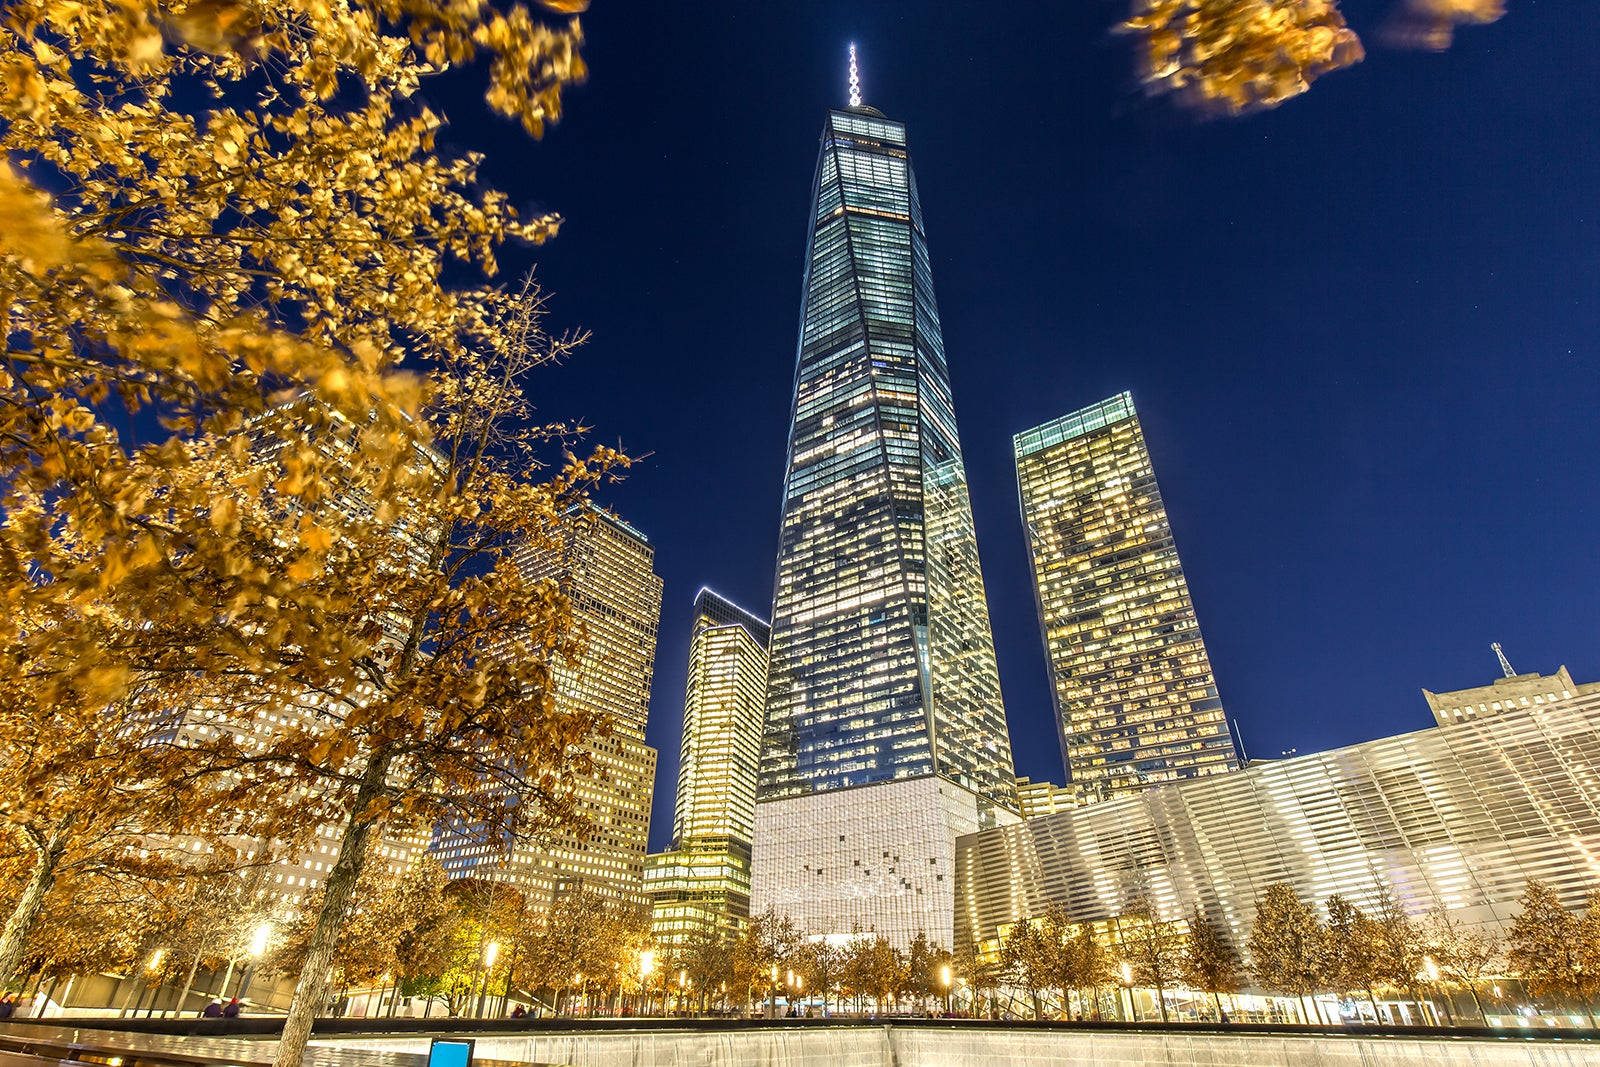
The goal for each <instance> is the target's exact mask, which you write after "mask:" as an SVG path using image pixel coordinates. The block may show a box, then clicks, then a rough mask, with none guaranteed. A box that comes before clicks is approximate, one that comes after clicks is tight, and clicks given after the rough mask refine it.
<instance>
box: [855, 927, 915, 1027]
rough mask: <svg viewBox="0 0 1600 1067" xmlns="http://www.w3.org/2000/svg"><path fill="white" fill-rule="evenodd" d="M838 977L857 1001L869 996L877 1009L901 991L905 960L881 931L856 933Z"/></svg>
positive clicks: (903, 983)
mask: <svg viewBox="0 0 1600 1067" xmlns="http://www.w3.org/2000/svg"><path fill="white" fill-rule="evenodd" d="M841 977H842V980H843V985H844V987H845V989H846V990H847V991H848V992H849V993H850V994H851V995H852V996H854V997H856V998H857V1000H860V999H862V998H865V997H871V998H872V1000H873V1003H874V1004H875V1005H876V1007H877V1009H878V1010H879V1011H882V1010H883V1008H884V1004H885V1002H887V1001H889V1000H891V999H896V998H898V996H899V994H900V993H901V992H903V991H904V989H905V986H906V981H905V959H904V957H903V955H902V954H901V953H900V952H898V951H897V950H896V949H895V947H894V946H893V945H892V944H890V942H889V939H888V938H886V937H884V936H883V935H882V934H860V935H857V936H856V937H854V938H852V939H851V941H850V945H849V947H848V948H847V949H846V951H845V961H844V967H843V968H842V969H841Z"/></svg>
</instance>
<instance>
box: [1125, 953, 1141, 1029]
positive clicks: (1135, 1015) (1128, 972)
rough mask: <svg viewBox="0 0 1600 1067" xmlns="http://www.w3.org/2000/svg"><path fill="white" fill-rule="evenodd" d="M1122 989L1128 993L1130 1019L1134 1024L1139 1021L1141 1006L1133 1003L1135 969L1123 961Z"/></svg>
mask: <svg viewBox="0 0 1600 1067" xmlns="http://www.w3.org/2000/svg"><path fill="white" fill-rule="evenodd" d="M1122 988H1123V989H1125V990H1127V992H1128V1019H1129V1020H1130V1021H1132V1022H1138V1021H1139V1006H1138V1005H1137V1004H1135V1003H1134V1002H1133V968H1132V967H1130V966H1128V961H1127V960H1123V961H1122Z"/></svg>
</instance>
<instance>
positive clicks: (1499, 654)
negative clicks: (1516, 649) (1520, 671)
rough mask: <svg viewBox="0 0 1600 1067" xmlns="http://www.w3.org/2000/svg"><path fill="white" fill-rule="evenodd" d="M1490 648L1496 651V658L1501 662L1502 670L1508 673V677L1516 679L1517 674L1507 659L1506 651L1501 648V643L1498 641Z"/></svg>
mask: <svg viewBox="0 0 1600 1067" xmlns="http://www.w3.org/2000/svg"><path fill="white" fill-rule="evenodd" d="M1489 647H1490V648H1492V649H1494V654H1495V657H1496V658H1497V659H1499V660H1500V669H1501V670H1503V671H1505V672H1506V677H1507V678H1515V677H1516V676H1517V672H1516V671H1514V670H1512V669H1511V661H1510V660H1508V659H1506V653H1505V650H1504V649H1502V648H1501V647H1500V642H1499V641H1496V642H1495V643H1494V644H1492V645H1490V646H1489Z"/></svg>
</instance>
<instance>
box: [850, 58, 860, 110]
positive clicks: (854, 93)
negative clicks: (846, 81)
mask: <svg viewBox="0 0 1600 1067" xmlns="http://www.w3.org/2000/svg"><path fill="white" fill-rule="evenodd" d="M850 106H851V107H860V106H861V73H860V71H858V70H856V46H855V45H854V44H851V45H850Z"/></svg>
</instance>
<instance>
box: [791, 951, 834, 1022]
mask: <svg viewBox="0 0 1600 1067" xmlns="http://www.w3.org/2000/svg"><path fill="white" fill-rule="evenodd" d="M844 963H845V952H844V950H843V949H841V948H839V947H838V946H837V945H833V944H830V943H829V942H827V941H823V940H818V941H807V942H805V943H804V944H802V945H801V946H800V951H799V954H798V956H797V957H796V961H795V970H796V971H798V972H799V973H800V974H801V975H802V976H803V977H804V978H805V980H806V989H807V990H808V991H810V992H811V993H813V994H814V995H816V996H819V997H821V998H822V1008H823V1010H824V1011H826V1010H827V1008H828V998H829V996H830V995H831V994H832V992H833V991H834V989H836V988H837V987H838V985H839V980H840V974H841V972H842V971H843V970H844Z"/></svg>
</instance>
